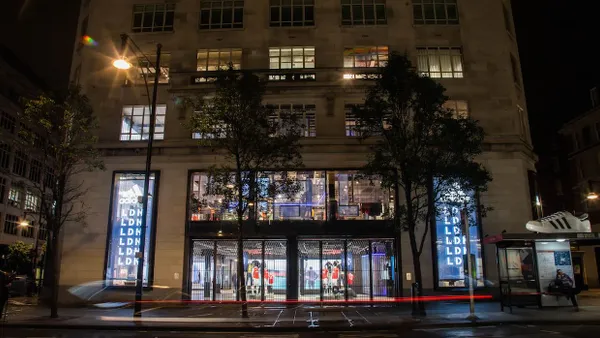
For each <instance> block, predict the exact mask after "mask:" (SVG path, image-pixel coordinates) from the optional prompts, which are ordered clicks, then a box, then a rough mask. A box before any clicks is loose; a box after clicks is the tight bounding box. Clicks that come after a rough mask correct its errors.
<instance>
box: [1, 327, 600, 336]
mask: <svg viewBox="0 0 600 338" xmlns="http://www.w3.org/2000/svg"><path fill="white" fill-rule="evenodd" d="M598 330H600V326H591V325H586V326H583V325H579V326H535V325H527V326H525V325H506V326H504V325H499V326H487V327H477V328H455V329H426V330H412V331H402V332H393V331H386V332H374V331H369V332H344V331H340V332H321V331H316V332H303V333H277V332H274V333H272V334H268V333H252V332H247V333H239V332H236V333H227V332H164V331H162V332H150V331H142V332H131V331H127V332H123V331H111V330H105V331H79V330H60V331H59V330H57V331H52V330H34V329H19V330H9V329H8V328H5V330H4V331H2V328H0V338H24V337H27V338H42V337H43V338H46V337H48V338H49V337H56V338H112V337H115V338H121V337H122V338H125V337H128V338H134V337H136V338H137V337H144V338H146V337H151V338H162V337H174V338H188V337H190V338H191V337H205V338H212V337H215V338H217V337H218V338H229V337H231V338H233V337H240V338H246V337H248V338H249V337H253V338H261V337H264V338H309V337H315V338H321V337H322V338H330V337H332V338H333V337H336V338H338V337H339V338H359V337H361V338H379V337H381V338H394V337H398V338H417V337H418V338H476V337H482V338H483V337H515V338H542V337H543V338H548V336H551V337H552V338H567V337H569V338H584V337H585V338H587V337H595V336H596V335H597V334H598Z"/></svg>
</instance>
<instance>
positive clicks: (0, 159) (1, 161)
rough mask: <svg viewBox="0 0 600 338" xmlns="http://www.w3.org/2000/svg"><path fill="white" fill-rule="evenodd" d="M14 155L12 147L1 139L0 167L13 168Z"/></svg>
mask: <svg viewBox="0 0 600 338" xmlns="http://www.w3.org/2000/svg"><path fill="white" fill-rule="evenodd" d="M11 156H12V147H11V146H10V144H8V143H6V142H2V141H0V168H2V169H6V170H9V169H11V168H10V167H11V165H10V158H11Z"/></svg>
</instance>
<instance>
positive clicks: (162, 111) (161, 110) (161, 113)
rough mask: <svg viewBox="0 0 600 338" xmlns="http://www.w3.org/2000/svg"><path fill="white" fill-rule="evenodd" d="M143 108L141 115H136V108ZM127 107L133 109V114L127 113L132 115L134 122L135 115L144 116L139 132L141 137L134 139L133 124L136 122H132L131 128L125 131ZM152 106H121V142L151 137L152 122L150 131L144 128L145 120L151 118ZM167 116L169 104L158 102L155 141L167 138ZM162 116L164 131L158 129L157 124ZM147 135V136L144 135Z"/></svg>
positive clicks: (131, 119)
mask: <svg viewBox="0 0 600 338" xmlns="http://www.w3.org/2000/svg"><path fill="white" fill-rule="evenodd" d="M139 108H142V109H143V110H142V114H141V115H134V112H135V109H139ZM126 109H131V114H129V115H127V116H129V117H130V121H131V122H133V117H134V116H142V122H141V130H142V131H141V133H140V134H139V139H132V137H133V136H134V134H133V133H132V130H133V126H134V125H135V124H134V123H130V125H129V130H128V131H127V132H124V127H125V116H126V115H125V110H126ZM150 115H151V114H150V106H148V105H138V104H135V105H123V107H122V108H121V119H120V121H121V123H120V128H121V129H120V130H121V131H120V132H119V141H121V142H138V141H147V140H148V137H149V131H150V124H148V127H147V128H148V131H147V132H145V131H144V129H145V128H146V127H145V124H144V123H145V122H147V119H149V118H150ZM166 117H167V105H166V104H157V105H156V115H155V121H154V140H155V141H162V140H164V138H165V130H164V129H165V124H166ZM160 118H162V120H163V123H162V131H157V130H156V126H158V125H159V124H158V120H159V119H160ZM144 135H145V136H144Z"/></svg>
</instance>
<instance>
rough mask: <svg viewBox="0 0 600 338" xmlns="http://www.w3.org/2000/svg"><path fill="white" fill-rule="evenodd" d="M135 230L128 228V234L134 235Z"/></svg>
mask: <svg viewBox="0 0 600 338" xmlns="http://www.w3.org/2000/svg"><path fill="white" fill-rule="evenodd" d="M134 232H135V231H134V229H133V228H129V229H127V236H133V233H134Z"/></svg>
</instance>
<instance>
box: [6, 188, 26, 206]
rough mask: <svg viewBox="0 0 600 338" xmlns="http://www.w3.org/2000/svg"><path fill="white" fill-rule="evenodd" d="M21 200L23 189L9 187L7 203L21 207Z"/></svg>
mask: <svg viewBox="0 0 600 338" xmlns="http://www.w3.org/2000/svg"><path fill="white" fill-rule="evenodd" d="M22 200H23V189H21V188H19V187H11V188H10V190H9V191H8V205H10V206H12V207H15V208H18V209H21V202H22Z"/></svg>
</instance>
